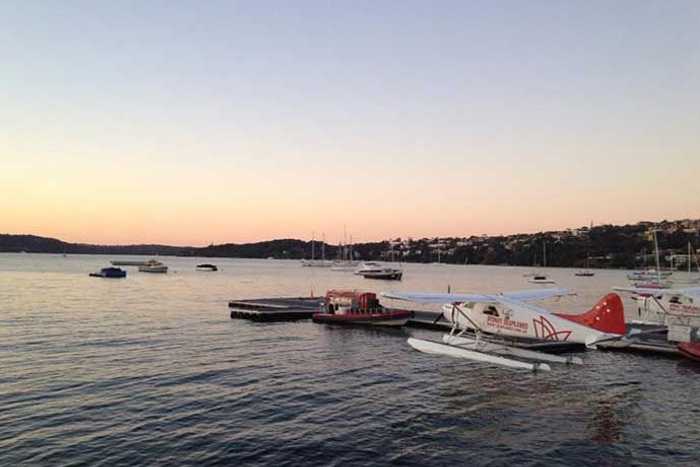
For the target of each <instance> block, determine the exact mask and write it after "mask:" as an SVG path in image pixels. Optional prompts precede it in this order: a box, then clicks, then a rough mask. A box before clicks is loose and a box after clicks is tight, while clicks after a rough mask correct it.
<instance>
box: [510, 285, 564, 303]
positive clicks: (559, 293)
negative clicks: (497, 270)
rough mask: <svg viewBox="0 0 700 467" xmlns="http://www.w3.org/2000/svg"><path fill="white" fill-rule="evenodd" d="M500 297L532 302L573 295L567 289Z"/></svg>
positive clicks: (542, 290) (519, 293) (536, 291)
mask: <svg viewBox="0 0 700 467" xmlns="http://www.w3.org/2000/svg"><path fill="white" fill-rule="evenodd" d="M500 295H501V296H503V297H505V298H508V299H510V300H515V301H518V302H532V301H536V300H546V299H548V298H556V297H565V296H567V295H574V294H573V293H572V292H570V291H569V290H567V289H556V288H555V289H530V290H520V291H517V292H503V293H502V294H500Z"/></svg>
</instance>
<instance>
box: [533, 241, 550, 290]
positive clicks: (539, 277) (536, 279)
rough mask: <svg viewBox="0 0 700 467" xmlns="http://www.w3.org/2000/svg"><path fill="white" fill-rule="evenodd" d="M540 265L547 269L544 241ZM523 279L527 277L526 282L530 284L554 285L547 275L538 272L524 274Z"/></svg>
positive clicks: (545, 244)
mask: <svg viewBox="0 0 700 467" xmlns="http://www.w3.org/2000/svg"><path fill="white" fill-rule="evenodd" d="M542 265H543V266H544V267H547V242H545V241H543V242H542ZM525 277H529V279H528V280H527V281H528V282H529V283H531V284H556V282H555V281H554V280H552V279H550V278H549V276H548V275H547V274H545V273H543V272H539V271H534V272H531V273H529V274H525Z"/></svg>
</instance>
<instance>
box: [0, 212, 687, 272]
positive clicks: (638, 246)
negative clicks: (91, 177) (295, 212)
mask: <svg viewBox="0 0 700 467" xmlns="http://www.w3.org/2000/svg"><path fill="white" fill-rule="evenodd" d="M650 228H654V229H657V230H658V231H659V244H660V256H661V258H662V266H663V267H670V266H673V267H674V268H677V269H684V268H685V267H686V265H687V261H688V260H689V258H688V255H687V253H686V252H687V247H688V244H690V245H692V246H693V251H694V252H696V251H697V248H698V246H700V238H699V231H700V220H689V219H685V220H680V221H662V222H659V223H651V222H640V223H638V224H634V225H624V226H612V225H603V226H596V227H592V228H589V227H582V228H578V229H567V230H564V231H554V232H540V233H536V234H515V235H508V236H484V235H482V236H471V237H460V238H456V237H449V238H422V239H392V240H385V241H381V242H367V243H358V244H354V245H353V246H352V251H353V254H354V257H355V259H358V260H365V261H377V260H395V261H399V260H400V261H402V262H406V263H437V262H441V263H447V264H481V265H493V266H498V265H500V266H530V267H533V266H539V265H546V266H547V267H574V268H591V269H635V268H639V267H644V266H645V265H651V264H653V260H654V251H653V246H652V244H651V243H650V241H649V237H648V232H649V229H650ZM339 248H340V247H339V246H338V245H330V244H325V245H323V248H322V245H321V242H310V241H308V242H307V241H304V240H298V239H279V240H269V241H262V242H255V243H243V244H235V243H225V244H220V245H209V246H205V247H192V246H171V245H154V244H145V245H144V244H140V245H94V244H86V243H70V242H64V241H62V240H59V239H56V238H49V237H41V236H36V235H14V234H0V252H3V253H20V252H28V253H51V254H104V255H115V256H116V255H141V256H182V257H205V258H206V257H211V258H251V259H252V258H258V259H266V258H273V259H304V258H311V257H312V255H315V257H316V258H317V259H319V258H320V256H321V251H324V252H325V257H326V259H333V258H336V257H338V256H339V253H340V250H339ZM690 261H691V265H692V266H693V268H694V269H695V268H696V267H697V257H696V256H694V255H691V258H690Z"/></svg>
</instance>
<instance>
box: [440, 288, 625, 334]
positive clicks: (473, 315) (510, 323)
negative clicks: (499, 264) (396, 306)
mask: <svg viewBox="0 0 700 467" xmlns="http://www.w3.org/2000/svg"><path fill="white" fill-rule="evenodd" d="M618 300H619V298H618ZM613 302H614V300H613V299H611V298H610V297H606V298H604V299H602V300H601V301H600V302H599V303H598V304H597V305H596V306H595V307H594V308H593V309H591V310H590V311H589V312H587V313H584V314H581V315H564V314H555V313H551V312H549V311H547V310H544V309H542V308H539V307H535V306H531V305H529V304H526V303H522V302H516V301H513V302H511V303H503V302H500V303H479V302H464V303H454V304H445V305H443V306H442V315H443V318H444V319H446V320H447V321H448V322H450V323H453V324H456V327H458V328H460V329H473V330H476V329H478V330H480V331H483V332H486V333H490V334H497V335H502V336H508V337H517V338H525V339H533V340H540V341H553V342H570V343H580V344H590V343H593V342H595V341H598V340H601V339H605V338H607V337H611V336H615V335H619V334H620V333H624V325H623V327H621V328H620V327H619V326H618V327H617V328H615V327H612V328H610V327H606V326H596V325H597V324H598V323H600V322H601V321H605V320H606V318H607V317H608V316H607V315H609V314H621V310H616V309H615V308H616V307H617V305H618V304H617V303H616V302H615V303H613ZM620 306H621V305H620ZM596 327H598V329H596ZM613 331H617V332H613ZM620 331H621V332H620Z"/></svg>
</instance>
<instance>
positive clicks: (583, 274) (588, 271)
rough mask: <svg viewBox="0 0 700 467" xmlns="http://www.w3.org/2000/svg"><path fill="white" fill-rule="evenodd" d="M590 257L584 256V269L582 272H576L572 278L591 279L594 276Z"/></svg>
mask: <svg viewBox="0 0 700 467" xmlns="http://www.w3.org/2000/svg"><path fill="white" fill-rule="evenodd" d="M590 267H591V256H590V255H589V256H586V269H584V270H582V271H576V272H575V273H574V276H576V277H593V276H595V273H594V272H593V271H591V269H590Z"/></svg>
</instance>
